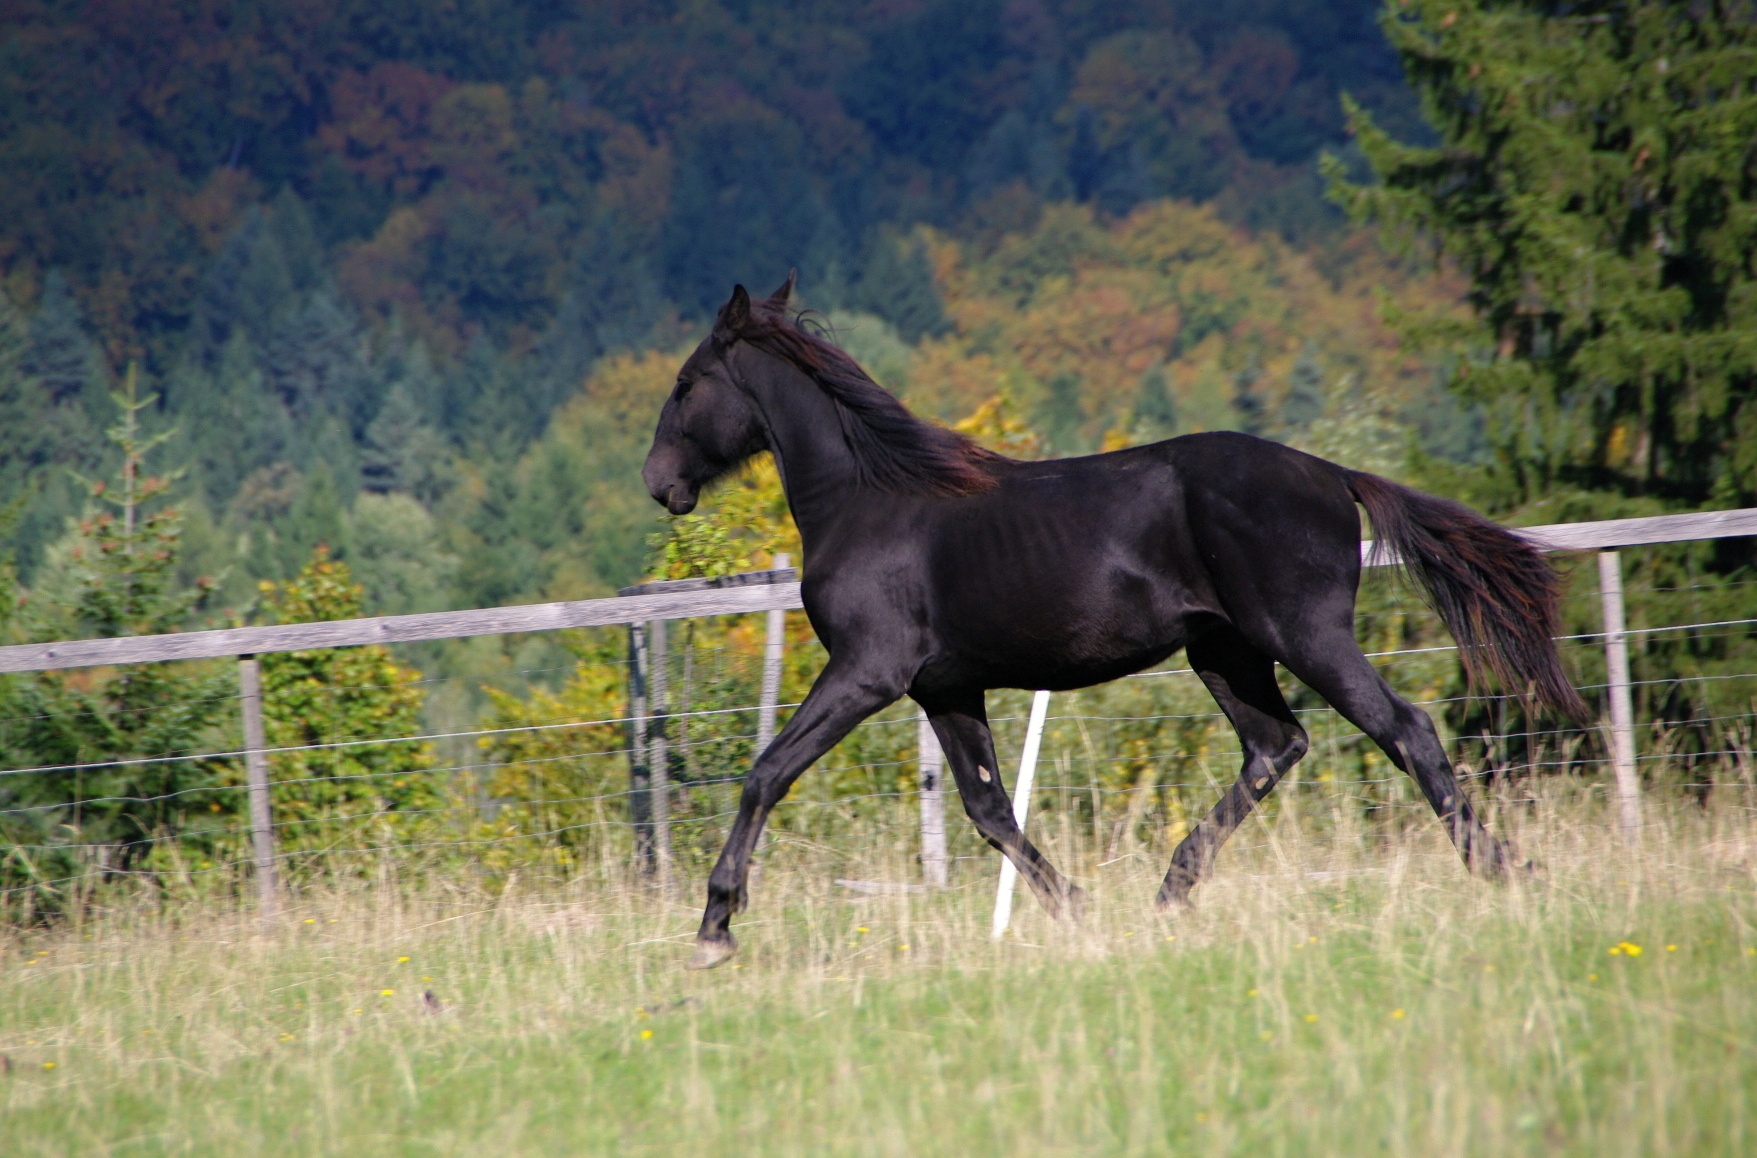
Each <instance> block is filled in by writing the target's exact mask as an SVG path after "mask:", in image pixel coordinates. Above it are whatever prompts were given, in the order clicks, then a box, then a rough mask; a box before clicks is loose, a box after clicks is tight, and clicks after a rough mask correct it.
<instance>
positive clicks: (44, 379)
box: [24, 269, 101, 402]
mask: <svg viewBox="0 0 1757 1158" xmlns="http://www.w3.org/2000/svg"><path fill="white" fill-rule="evenodd" d="M97 358H98V355H97V350H96V348H94V347H93V346H92V343H91V339H89V338H87V337H86V334H85V314H84V311H82V310H81V309H80V308H79V302H78V301H77V300H75V299H74V296H73V290H72V288H71V287H69V286H68V284H67V278H66V277H65V276H64V275H63V274H62V273H61V271H60V270H58V269H57V270H51V271H50V273H49V276H48V278H47V279H45V281H44V282H43V297H42V300H41V301H40V302H38V303H37V313H36V316H35V317H34V318H32V319H31V325H30V345H29V348H28V350H27V352H26V354H25V358H24V368H25V373H27V374H29V375H30V376H31V377H33V378H35V379H36V380H37V382H38V383H40V384H41V386H42V388H43V390H44V391H45V392H46V393H47V394H48V396H49V398H50V400H51V401H54V402H62V401H65V400H67V399H70V398H75V397H79V396H81V395H83V394H85V393H86V391H87V388H88V387H90V386H92V385H93V384H94V383H96V382H97V381H98V379H99V378H100V377H101V375H100V372H99V369H98V361H97Z"/></svg>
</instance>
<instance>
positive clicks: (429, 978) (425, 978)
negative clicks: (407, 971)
mask: <svg viewBox="0 0 1757 1158" xmlns="http://www.w3.org/2000/svg"><path fill="white" fill-rule="evenodd" d="M421 980H423V981H431V980H433V978H431V977H429V976H427V975H426V974H425V973H423V974H422V975H421Z"/></svg>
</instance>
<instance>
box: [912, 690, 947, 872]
mask: <svg viewBox="0 0 1757 1158" xmlns="http://www.w3.org/2000/svg"><path fill="white" fill-rule="evenodd" d="M915 745H916V752H917V760H918V762H919V763H920V764H921V875H922V876H923V877H925V878H926V879H927V883H928V884H930V885H935V886H937V887H939V888H944V887H945V884H946V790H945V766H946V757H945V753H944V752H942V751H940V740H939V737H938V736H936V735H934V734H933V725H932V724H930V723H928V722H927V713H926V712H922V713H921V722H920V724H918V725H917V729H916V740H915Z"/></svg>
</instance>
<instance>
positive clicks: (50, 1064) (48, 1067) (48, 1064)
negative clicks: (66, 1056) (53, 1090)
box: [43, 1062, 55, 1070]
mask: <svg viewBox="0 0 1757 1158" xmlns="http://www.w3.org/2000/svg"><path fill="white" fill-rule="evenodd" d="M43 1068H44V1069H46V1070H52V1069H54V1068H55V1063H54V1062H44V1063H43Z"/></svg>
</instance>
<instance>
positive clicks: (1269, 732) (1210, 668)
mask: <svg viewBox="0 0 1757 1158" xmlns="http://www.w3.org/2000/svg"><path fill="white" fill-rule="evenodd" d="M1186 654H1188V656H1189V660H1190V666H1191V667H1192V668H1194V669H1195V671H1196V674H1197V675H1199V676H1201V677H1202V682H1203V683H1204V684H1206V685H1207V686H1208V691H1209V693H1210V694H1212V695H1213V697H1214V701H1215V702H1216V703H1217V704H1219V705H1220V710H1221V711H1223V712H1225V713H1226V718H1227V720H1228V721H1230V722H1231V724H1232V726H1233V730H1234V731H1236V732H1237V733H1238V739H1239V745H1240V747H1242V748H1243V749H1244V763H1243V766H1242V767H1241V768H1240V769H1239V774H1238V780H1237V781H1235V782H1234V783H1233V785H1232V787H1231V788H1230V789H1228V790H1227V793H1226V795H1225V796H1222V797H1221V798H1220V800H1219V802H1218V803H1216V804H1215V805H1214V807H1213V809H1212V810H1211V811H1210V812H1209V813H1208V815H1207V816H1205V817H1203V818H1202V821H1201V823H1199V824H1197V825H1196V827H1195V828H1193V829H1191V830H1190V834H1189V835H1188V836H1186V837H1184V839H1183V841H1182V842H1181V843H1179V844H1178V846H1177V851H1176V852H1174V853H1172V856H1171V867H1170V868H1169V869H1168V870H1166V874H1165V883H1164V884H1162V885H1161V886H1160V887H1159V896H1158V898H1157V904H1158V906H1159V908H1160V909H1161V910H1165V909H1171V908H1176V907H1180V906H1184V905H1188V904H1189V903H1190V900H1189V898H1190V890H1191V889H1193V888H1194V887H1195V886H1196V884H1197V883H1198V882H1199V881H1200V880H1201V879H1202V878H1203V877H1204V876H1206V875H1207V874H1208V871H1209V870H1210V869H1211V868H1212V867H1213V865H1214V858H1215V856H1216V855H1217V854H1218V853H1219V852H1220V846H1221V845H1223V844H1225V843H1226V838H1227V837H1229V836H1231V835H1232V834H1233V832H1234V831H1236V830H1237V829H1238V826H1239V825H1241V824H1243V823H1244V821H1245V817H1247V816H1249V815H1250V814H1251V809H1253V808H1255V807H1256V806H1257V802H1258V801H1260V800H1262V799H1263V798H1264V797H1265V796H1267V795H1269V793H1271V792H1273V791H1275V785H1276V784H1277V783H1279V782H1280V780H1281V777H1282V776H1283V775H1285V774H1286V773H1287V770H1288V769H1289V768H1292V767H1293V766H1294V765H1295V764H1296V763H1298V762H1299V759H1300V757H1301V756H1304V755H1305V754H1306V748H1307V741H1306V732H1305V729H1304V728H1302V727H1300V725H1299V721H1298V720H1297V719H1295V718H1294V714H1293V710H1292V709H1291V708H1289V707H1288V706H1287V700H1286V698H1285V697H1283V696H1282V694H1281V688H1280V687H1279V686H1278V685H1277V684H1276V682H1275V663H1274V661H1273V660H1271V659H1270V658H1269V657H1268V656H1266V655H1264V654H1263V653H1262V652H1260V651H1258V650H1257V649H1256V648H1254V647H1252V646H1251V645H1250V644H1249V643H1248V642H1246V640H1245V638H1244V637H1243V636H1242V635H1240V634H1239V633H1238V631H1237V630H1236V629H1235V628H1233V627H1231V626H1224V627H1219V628H1216V629H1214V630H1212V631H1210V632H1208V633H1207V634H1205V635H1203V636H1201V637H1200V638H1198V639H1197V640H1195V641H1194V642H1192V643H1191V644H1190V645H1189V647H1188V649H1187V652H1186Z"/></svg>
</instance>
